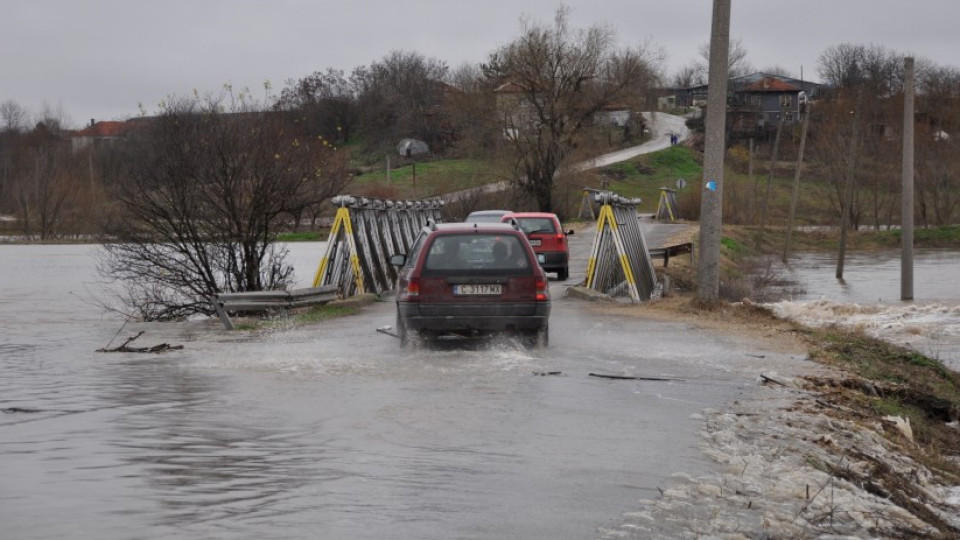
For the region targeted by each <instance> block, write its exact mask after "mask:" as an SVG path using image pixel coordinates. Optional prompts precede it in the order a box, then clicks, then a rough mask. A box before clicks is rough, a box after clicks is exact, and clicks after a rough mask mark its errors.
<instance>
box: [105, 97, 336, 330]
mask: <svg viewBox="0 0 960 540" xmlns="http://www.w3.org/2000/svg"><path fill="white" fill-rule="evenodd" d="M237 103H238V102H236V101H234V106H233V107H232V108H228V111H229V112H224V111H223V108H224V106H225V104H224V103H223V100H222V99H204V100H201V99H177V100H174V101H171V102H169V103H167V104H165V105H164V106H163V108H162V110H161V113H160V114H159V115H158V116H157V117H156V118H155V119H154V120H153V121H152V123H151V125H149V127H147V128H146V129H144V130H142V131H141V132H139V133H137V134H136V135H134V136H133V137H132V138H131V140H130V141H129V142H127V143H126V145H125V151H126V152H127V156H126V159H125V160H124V163H126V165H127V168H126V170H125V174H124V177H123V178H122V181H121V182H119V183H118V184H116V185H114V186H112V189H113V193H114V195H115V197H116V200H117V201H118V205H119V208H118V211H117V213H116V214H117V215H116V219H115V220H114V221H113V222H112V223H110V224H108V227H107V230H106V232H107V235H108V236H107V240H108V242H107V243H105V244H104V245H103V255H104V256H103V258H102V264H101V272H102V273H104V274H105V275H106V276H109V277H111V278H114V279H119V280H121V281H123V283H124V284H125V289H124V292H123V295H122V298H121V300H123V301H124V302H125V303H126V304H127V307H128V308H132V309H133V310H135V311H136V312H137V313H138V314H139V315H140V316H142V317H143V318H145V319H161V320H162V319H172V318H178V317H183V316H187V315H191V314H195V313H203V314H210V313H211V312H212V306H211V305H210V304H209V302H208V300H207V299H208V297H209V296H211V295H213V294H216V293H218V292H222V291H231V292H233V291H256V290H263V289H276V288H282V287H283V286H285V285H286V284H287V283H288V282H289V279H290V275H291V271H292V269H291V268H290V266H289V265H287V264H286V262H285V259H284V255H285V253H284V251H283V250H282V249H278V248H277V247H276V246H275V244H274V242H275V239H276V234H277V232H278V231H279V230H281V229H282V228H283V227H285V226H286V224H287V220H288V216H289V215H290V214H291V213H293V212H294V211H295V210H296V209H297V208H300V207H304V206H307V205H310V204H313V203H316V202H317V201H318V199H322V198H325V197H328V196H329V195H331V194H332V193H333V192H335V191H337V190H339V189H340V187H341V186H340V185H338V184H337V182H336V179H331V178H329V177H327V176H326V175H325V173H324V168H323V165H324V161H325V157H326V156H327V154H328V153H329V152H333V150H330V149H328V148H327V147H325V146H323V145H322V144H320V143H318V142H317V140H316V138H315V137H303V136H300V135H299V133H298V131H297V129H296V127H295V126H294V125H293V124H291V123H290V122H289V120H288V117H287V115H283V114H279V113H268V112H261V111H258V110H256V109H255V108H254V107H251V106H244V105H243V100H240V104H237ZM322 186H326V188H327V189H322Z"/></svg>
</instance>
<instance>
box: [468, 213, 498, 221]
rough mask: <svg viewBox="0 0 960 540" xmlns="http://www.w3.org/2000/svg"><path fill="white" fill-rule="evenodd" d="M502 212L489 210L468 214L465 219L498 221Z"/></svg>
mask: <svg viewBox="0 0 960 540" xmlns="http://www.w3.org/2000/svg"><path fill="white" fill-rule="evenodd" d="M504 214H505V213H504V212H499V213H497V212H491V213H483V214H470V215H469V216H467V219H466V221H467V222H470V223H500V217H501V216H503V215H504Z"/></svg>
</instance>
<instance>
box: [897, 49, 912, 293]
mask: <svg viewBox="0 0 960 540" xmlns="http://www.w3.org/2000/svg"><path fill="white" fill-rule="evenodd" d="M903 68H904V71H905V72H906V80H905V81H904V85H903V201H902V206H901V209H900V222H901V224H900V229H901V230H900V232H901V235H900V241H901V245H902V248H903V252H902V253H901V258H900V299H901V300H913V93H914V81H913V76H914V75H913V58H910V57H907V58H904V59H903Z"/></svg>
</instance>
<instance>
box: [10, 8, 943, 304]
mask: <svg viewBox="0 0 960 540" xmlns="http://www.w3.org/2000/svg"><path fill="white" fill-rule="evenodd" d="M568 15H569V13H568V11H567V9H566V8H561V9H559V10H558V11H557V12H556V16H555V17H554V19H553V20H552V21H549V22H545V23H544V22H525V23H523V24H522V26H521V29H520V32H519V34H518V36H517V37H516V38H515V39H514V40H512V41H510V42H509V43H507V44H505V45H503V46H501V47H498V48H497V49H495V50H493V51H492V52H491V53H490V55H489V56H488V58H487V59H486V60H485V61H484V62H481V63H478V64H476V65H472V64H464V65H461V66H459V67H457V68H455V69H450V68H449V67H448V66H447V65H446V64H445V63H444V62H442V61H440V60H437V59H434V58H428V57H425V56H423V55H421V54H419V53H417V52H409V51H393V52H391V53H389V54H387V55H386V56H384V57H383V58H382V59H380V60H377V61H374V62H372V63H371V64H370V65H368V66H361V67H357V68H355V69H353V70H352V71H351V72H350V73H349V74H348V73H346V72H344V71H342V70H337V69H332V68H328V69H325V70H318V71H316V72H314V73H312V74H309V75H307V76H304V77H302V78H299V79H291V80H289V81H287V82H286V84H285V86H284V87H283V88H282V89H281V91H280V93H279V95H276V96H268V98H265V99H264V100H257V99H254V98H252V97H251V95H250V93H249V92H246V91H244V92H239V93H234V92H233V90H232V89H230V88H228V87H226V88H225V89H224V90H223V91H222V92H220V93H218V94H215V95H204V96H201V95H199V94H195V95H193V96H182V97H172V98H170V99H169V100H167V101H165V102H164V103H162V104H160V105H159V107H158V111H157V113H156V114H155V115H153V116H150V117H147V118H142V119H139V120H138V121H136V122H127V124H130V126H129V129H128V130H127V131H126V133H125V135H124V136H123V137H121V138H119V139H117V140H116V141H113V142H110V143H104V144H90V145H85V146H84V145H78V144H76V143H71V139H69V138H67V137H65V133H66V130H65V129H64V127H63V125H62V124H63V120H62V113H58V112H57V111H50V110H45V111H42V114H41V115H40V116H39V118H38V120H37V121H36V122H33V121H31V117H30V115H29V114H28V112H27V111H25V110H24V109H23V108H22V107H19V106H18V105H17V104H15V103H13V102H9V101H8V102H5V103H2V104H0V213H5V214H12V215H15V216H16V217H17V218H18V221H17V223H18V227H19V232H20V233H21V234H23V235H25V236H27V237H29V238H39V239H49V238H56V237H59V236H63V235H65V234H97V235H102V236H101V237H102V238H103V239H104V240H105V244H104V250H103V255H104V257H103V260H102V264H101V269H102V271H103V273H104V274H105V275H107V276H109V277H112V278H117V279H119V280H121V281H122V282H123V283H125V284H126V285H125V288H124V290H123V291H122V292H121V293H120V295H121V296H122V298H121V301H122V303H123V304H124V305H126V306H130V307H132V308H133V310H134V311H135V312H136V314H137V315H138V316H140V317H143V318H147V319H171V318H178V317H184V316H189V315H191V314H195V313H205V314H209V313H210V311H211V306H210V304H209V301H208V298H209V297H210V296H212V295H214V294H216V293H218V292H234V291H250V290H262V289H273V288H282V287H284V286H286V285H287V284H288V283H289V281H290V276H291V269H290V267H289V265H288V264H287V263H286V261H285V259H284V253H283V252H282V249H280V248H278V247H277V245H276V243H275V240H276V237H277V234H278V232H280V231H282V230H284V229H286V228H289V227H290V226H291V225H293V226H296V225H299V224H301V223H304V222H307V223H315V222H316V218H317V216H318V215H319V214H320V213H321V212H322V211H323V210H324V201H325V200H327V199H328V198H329V197H330V196H332V195H334V194H336V193H337V192H340V191H342V190H344V189H345V188H346V186H347V185H348V184H349V182H350V178H351V177H350V174H351V171H352V170H353V169H355V168H356V167H357V166H358V165H362V164H364V163H365V162H368V163H369V162H376V161H378V160H380V159H381V158H382V156H383V155H384V154H387V153H392V152H395V151H396V150H395V147H396V143H397V141H398V140H399V139H401V138H415V139H419V140H422V141H424V142H426V143H427V144H428V145H429V146H430V147H431V149H432V151H433V152H434V153H435V154H439V155H442V156H448V157H474V158H480V159H482V160H484V162H486V163H496V164H497V167H498V168H499V169H500V170H502V171H504V176H505V179H507V180H510V181H512V183H513V185H514V186H515V188H516V189H517V190H518V192H519V193H521V194H523V195H524V196H525V197H527V198H528V200H529V201H530V205H531V206H533V207H535V208H538V209H540V210H544V211H553V210H554V209H556V208H557V200H556V197H557V193H558V189H560V188H559V187H558V184H557V180H558V178H560V177H561V176H562V175H561V173H562V172H563V169H564V167H566V166H569V165H570V164H571V163H573V162H575V161H576V160H577V159H579V158H580V157H581V156H584V157H585V154H589V153H590V152H593V151H595V150H594V149H591V147H590V144H591V141H594V140H603V139H606V140H605V143H607V144H609V143H610V142H611V139H610V138H609V137H610V133H609V129H610V126H609V124H607V125H603V123H602V121H601V122H598V120H597V119H598V118H599V116H598V114H599V113H602V112H603V111H607V110H610V109H612V108H619V109H623V110H627V111H632V112H638V111H641V110H650V109H652V108H654V107H653V102H654V98H655V97H656V95H657V93H658V92H659V91H660V89H661V88H662V87H663V86H664V84H663V81H664V80H665V76H664V70H663V57H662V54H661V53H660V52H659V51H658V50H657V49H655V48H653V47H651V46H650V45H649V44H641V45H637V46H634V47H622V46H620V45H619V43H618V41H617V36H616V35H615V34H614V33H613V32H612V30H610V29H609V28H607V27H603V26H593V27H588V28H582V29H580V28H571V27H570V26H569V17H568ZM735 45H736V43H735ZM736 49H737V51H738V52H737V54H733V55H731V61H732V62H735V63H736V65H735V67H737V69H748V64H746V63H745V51H744V50H743V48H742V45H736ZM918 65H920V66H921V69H920V70H919V72H920V73H921V76H920V77H919V80H920V85H919V87H920V89H921V99H920V101H919V103H921V106H919V107H918V110H919V111H921V114H923V115H924V116H923V118H922V122H921V125H920V127H919V128H918V131H917V140H918V174H917V181H918V191H917V200H918V212H919V213H920V216H921V222H923V223H927V222H928V221H929V222H930V223H933V224H936V223H941V222H950V220H953V219H955V218H956V212H957V204H958V202H957V197H956V192H957V188H956V183H955V180H954V176H953V175H954V171H955V170H956V168H957V165H960V163H956V160H957V159H960V158H958V157H957V156H958V153H957V152H954V151H953V150H954V148H953V147H954V146H955V145H956V142H955V141H954V140H953V139H951V138H950V135H951V134H953V133H956V130H957V126H956V121H957V111H958V109H957V97H958V96H957V95H956V94H957V89H958V84H957V83H958V82H960V77H958V75H957V71H956V70H955V69H952V68H941V67H937V66H934V65H933V64H931V63H929V62H926V63H924V62H920V63H919V64H918ZM820 70H821V78H822V79H823V82H824V83H825V85H826V86H827V87H828V88H829V89H830V90H829V92H828V93H827V94H826V97H825V99H822V100H821V101H820V102H819V103H818V104H817V105H816V107H815V109H814V113H813V120H814V121H813V122H812V123H811V124H812V126H814V127H812V129H811V131H812V133H811V143H810V148H811V150H810V155H811V158H810V162H811V164H812V165H813V168H814V169H815V171H816V173H815V174H819V175H821V176H822V177H823V178H825V179H827V181H828V182H832V183H834V184H835V186H836V189H835V193H834V195H833V196H832V197H831V200H830V203H829V204H832V205H833V206H834V207H835V211H836V212H837V213H838V214H839V213H840V212H849V215H850V216H852V218H853V223H855V224H859V223H861V222H862V221H865V220H870V221H872V222H875V223H877V224H879V223H880V222H881V221H885V222H887V223H889V219H888V218H889V217H890V216H892V215H893V214H894V213H895V212H896V208H897V205H896V203H895V193H896V191H897V189H896V187H895V182H896V180H897V179H898V178H899V172H898V171H899V166H894V163H893V162H894V161H895V160H896V156H899V150H898V149H897V148H895V147H896V145H897V144H898V143H897V141H896V140H895V139H894V138H891V137H889V136H888V133H887V130H893V131H896V130H898V129H899V124H900V123H901V122H902V115H900V116H898V113H897V111H898V105H897V100H898V99H900V98H898V96H901V95H902V55H899V54H896V53H894V52H892V51H889V50H886V49H884V48H882V47H878V46H859V45H840V46H837V47H833V48H831V49H828V50H827V51H825V52H824V54H823V55H822V56H821V59H820ZM681 74H682V73H681ZM681 74H678V76H679V75H681ZM854 113H855V114H854ZM898 118H899V119H898ZM31 124H33V125H31ZM631 126H632V127H633V133H632V134H630V133H629V132H630V130H631ZM618 129H619V130H620V132H619V133H620V135H621V136H623V137H624V140H625V139H626V138H627V137H629V136H633V137H636V136H638V135H640V134H642V131H643V126H642V124H641V125H639V126H638V125H636V124H627V125H624V126H622V127H619V128H618ZM600 134H602V135H600ZM73 140H74V141H75V140H76V139H73ZM851 163H852V164H854V166H853V167H851ZM851 170H853V171H854V172H853V173H850V172H849V171H851ZM850 174H853V175H855V178H854V179H853V181H854V182H856V185H857V186H858V187H859V189H858V190H857V191H856V193H857V197H856V198H854V199H853V200H852V202H851V204H850V208H842V205H843V203H842V201H843V200H844V198H843V197H841V191H840V190H841V188H842V186H843V185H844V181H845V179H846V178H848V177H849V176H850ZM945 194H946V195H948V196H944V195H945Z"/></svg>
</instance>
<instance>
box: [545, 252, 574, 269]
mask: <svg viewBox="0 0 960 540" xmlns="http://www.w3.org/2000/svg"><path fill="white" fill-rule="evenodd" d="M541 256H542V257H543V259H542V262H541V263H540V267H541V268H543V269H544V270H559V269H561V268H566V267H567V258H568V254H567V252H566V251H544V252H539V253H537V260H541V259H540V257H541Z"/></svg>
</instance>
